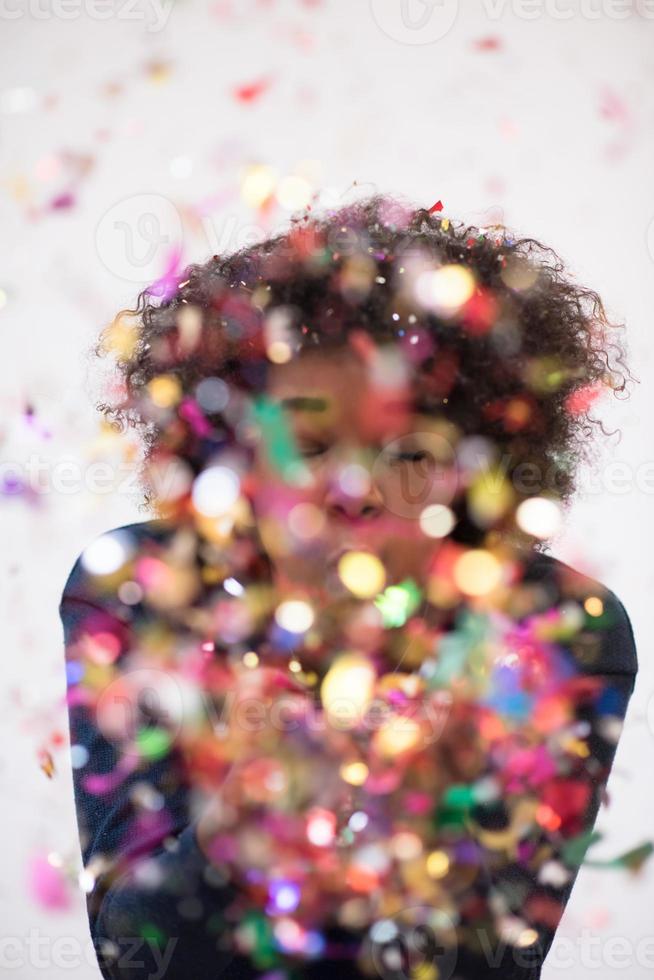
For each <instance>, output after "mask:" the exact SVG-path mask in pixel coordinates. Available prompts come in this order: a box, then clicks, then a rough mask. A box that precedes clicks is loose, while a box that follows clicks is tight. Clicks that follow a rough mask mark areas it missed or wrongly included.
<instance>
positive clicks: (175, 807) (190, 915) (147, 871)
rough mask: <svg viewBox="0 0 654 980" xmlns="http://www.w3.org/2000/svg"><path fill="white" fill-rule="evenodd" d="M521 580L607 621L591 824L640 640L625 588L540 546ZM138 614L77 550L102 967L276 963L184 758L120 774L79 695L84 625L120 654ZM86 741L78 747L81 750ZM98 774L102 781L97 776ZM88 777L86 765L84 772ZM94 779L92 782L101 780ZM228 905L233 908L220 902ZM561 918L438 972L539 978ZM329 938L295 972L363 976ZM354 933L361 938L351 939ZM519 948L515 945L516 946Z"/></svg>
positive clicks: (334, 936) (161, 535)
mask: <svg viewBox="0 0 654 980" xmlns="http://www.w3.org/2000/svg"><path fill="white" fill-rule="evenodd" d="M116 530H120V531H121V532H123V533H125V534H128V535H130V536H131V537H132V539H133V540H134V543H135V545H136V547H137V548H138V549H141V548H145V549H147V547H148V544H149V543H151V542H154V543H155V544H156V543H157V542H164V541H165V540H166V538H167V536H169V535H170V533H171V532H170V528H169V527H167V526H166V523H165V522H163V521H149V522H145V523H140V524H131V525H127V526H126V527H125V528H121V529H116ZM524 579H525V581H530V582H533V583H534V584H538V585H539V586H541V587H542V588H543V589H544V594H546V596H547V602H546V606H547V607H549V606H552V605H554V604H557V603H558V602H560V601H561V600H562V598H565V597H568V596H569V595H570V594H574V595H576V596H581V597H582V599H583V595H586V594H587V595H601V597H602V599H603V602H604V616H603V621H604V622H605V628H603V629H602V631H601V638H600V640H601V642H600V644H599V646H597V644H595V645H594V646H592V650H591V649H590V648H588V649H584V648H583V646H582V647H579V648H577V649H576V650H575V651H574V653H575V657H576V660H577V663H578V666H579V669H580V670H581V672H582V673H587V674H592V675H597V676H601V677H602V678H603V679H604V681H605V683H606V688H605V690H604V693H603V694H602V698H601V704H598V703H596V704H595V706H594V708H593V710H592V711H591V712H590V713H589V715H588V720H589V721H590V723H591V726H592V728H591V736H590V742H589V744H590V746H591V749H592V755H593V759H594V760H597V761H596V763H595V774H594V777H593V778H594V793H593V798H592V803H591V805H590V806H589V808H588V811H587V813H586V818H585V823H584V829H585V830H590V829H591V828H592V826H593V824H594V822H595V819H596V816H597V811H598V808H599V805H600V803H601V802H602V799H603V791H604V787H605V784H606V781H607V778H608V775H609V773H610V770H611V766H612V763H613V758H614V754H615V750H616V744H617V743H616V738H615V735H613V736H611V735H610V734H608V733H607V730H606V726H605V725H603V724H602V720H603V719H604V718H605V717H606V715H607V714H609V715H610V716H612V717H614V718H616V717H617V718H618V719H622V718H624V715H625V712H626V709H627V705H628V702H629V698H630V696H631V693H632V691H633V687H634V682H635V676H636V672H637V669H638V663H637V656H636V647H635V642H634V636H633V631H632V627H631V623H630V621H629V617H628V615H627V613H626V611H625V609H624V606H623V605H622V603H621V601H620V600H619V599H618V597H617V596H616V595H615V594H614V593H613V592H611V591H610V590H609V589H607V588H606V587H605V586H603V585H601V584H600V583H598V582H595V581H594V580H592V579H588V578H587V577H585V576H581V574H580V573H579V572H577V571H576V570H575V569H573V568H571V567H570V566H568V565H566V564H565V563H563V562H561V561H559V560H557V559H555V558H553V557H552V556H549V555H546V554H543V553H539V552H536V551H534V552H533V553H531V555H530V557H529V560H528V562H527V565H526V574H525V576H524ZM137 614H138V613H137V612H136V611H135V608H134V607H133V606H130V605H128V604H126V603H124V602H121V601H120V599H119V598H118V596H117V595H111V596H109V597H108V596H107V595H106V593H100V592H98V590H97V588H96V586H95V583H94V576H93V575H90V574H89V573H88V572H87V571H86V570H85V568H84V565H83V564H82V562H81V560H80V559H79V558H78V560H77V562H76V563H75V565H74V567H73V569H72V571H71V573H70V575H69V577H68V580H67V582H66V585H65V588H64V590H63V595H62V599H61V604H60V616H61V620H62V623H63V627H64V637H65V644H66V661H67V670H68V683H69V709H68V712H69V727H70V738H71V745H72V746H77V747H81V749H80V748H77V749H75V754H74V756H73V759H74V760H75V759H76V760H77V761H76V762H74V765H75V768H74V769H73V779H74V789H75V804H76V811H77V820H78V827H79V834H80V844H81V852H82V860H83V863H84V866H85V868H87V869H88V870H90V871H91V873H92V874H93V875H94V878H95V884H94V887H93V888H92V889H91V890H90V891H89V892H88V893H87V907H88V916H89V924H90V931H91V936H92V939H93V942H94V945H95V948H96V951H97V954H98V963H99V966H100V970H101V972H102V974H103V976H104V977H107V978H121V980H124V978H131V980H145V978H150V980H154V978H166V980H205V978H206V980H215V978H219V977H225V978H234V980H238V978H242V977H243V978H245V977H261V976H264V975H265V974H266V973H267V972H270V970H269V968H267V967H266V961H265V952H264V953H263V954H262V957H260V958H259V961H258V963H257V964H253V962H252V960H251V959H250V958H249V957H246V956H242V955H240V954H235V953H234V952H233V951H232V950H231V948H230V943H229V935H230V930H232V929H233V928H234V925H235V924H237V923H234V922H233V921H232V920H231V919H230V917H229V916H230V915H231V914H232V913H231V912H228V911H227V910H228V909H230V908H232V909H233V900H234V897H235V891H234V886H233V885H232V884H230V883H228V882H226V880H225V879H224V878H223V877H222V875H221V873H220V871H219V869H217V868H215V867H214V866H213V865H212V864H211V863H210V862H209V861H208V859H207V858H206V857H205V855H204V853H203V851H202V850H201V849H200V846H199V844H198V838H197V834H196V830H197V819H196V818H195V817H194V816H193V812H192V807H191V790H190V787H189V786H188V784H187V783H186V781H185V777H184V772H183V766H182V765H181V762H180V760H179V758H178V757H177V756H176V754H175V753H174V752H170V753H168V754H167V755H165V756H164V757H163V758H159V759H154V760H153V761H151V762H150V763H149V764H148V765H147V767H145V768H144V767H143V766H140V767H139V768H138V769H137V770H135V771H134V772H131V773H128V774H127V776H126V777H124V778H122V779H120V780H114V779H113V778H112V774H113V773H114V772H115V767H116V764H117V761H118V758H117V750H116V747H115V746H114V745H113V744H112V743H111V742H110V741H108V740H107V739H106V738H105V737H104V736H103V735H102V734H101V732H100V731H99V729H98V726H97V724H96V722H95V719H94V709H93V708H92V707H90V706H89V705H88V704H85V703H84V697H83V696H82V697H75V691H76V689H77V685H78V681H79V678H80V640H83V637H84V635H85V632H86V631H88V630H89V629H90V628H92V630H93V631H97V630H98V629H102V627H103V624H104V626H106V628H107V630H110V631H111V632H113V633H114V634H115V635H119V636H120V637H121V642H122V650H123V653H122V654H121V657H123V658H124V655H125V652H126V651H128V650H129V642H130V623H131V622H132V621H133V617H134V616H135V615H137ZM80 754H81V758H80ZM103 775H104V777H105V780H106V783H105V785H104V786H102V785H101V784H100V786H99V785H98V777H99V778H100V779H101V778H102V776H103ZM90 777H92V778H91V779H90ZM93 778H95V780H96V781H95V783H94V782H93ZM151 790H154V791H155V797H156V798H157V799H159V800H163V801H164V802H165V805H164V806H163V807H160V808H159V809H157V808H156V807H155V808H153V809H150V810H148V808H147V807H145V808H144V807H143V806H137V805H136V802H135V801H136V800H137V799H139V798H140V799H141V800H142V799H143V794H144V792H146V793H147V792H148V791H151ZM577 871H578V865H577V866H576V867H573V868H572V871H571V875H570V878H569V880H568V881H567V882H566V884H565V885H563V886H562V887H561V888H560V889H558V890H556V889H554V888H552V889H551V894H552V895H555V896H556V898H557V900H558V901H559V902H560V904H561V906H565V903H566V902H567V900H568V898H569V895H570V892H571V890H572V886H573V884H574V881H575V878H576V874H577ZM511 875H514V876H515V883H516V884H517V886H518V887H520V885H521V882H520V877H521V875H524V871H523V870H519V869H518V868H517V866H515V867H509V868H508V869H507V871H506V873H505V878H506V879H507V880H509V881H510V879H511ZM224 913H225V914H224ZM555 929H556V925H555V924H552V928H551V930H550V931H549V933H548V934H547V935H546V938H545V939H544V941H543V942H541V943H540V945H539V946H538V948H536V949H532V950H531V951H529V952H528V951H522V954H521V955H519V956H516V951H515V950H514V949H513V947H506V948H505V949H504V951H503V952H502V951H501V950H500V953H496V954H495V957H494V956H493V954H492V953H491V954H489V956H488V957H487V958H486V959H483V958H482V959H480V958H479V957H478V956H474V955H473V954H472V953H470V952H468V951H467V950H466V949H464V948H460V949H459V950H458V955H456V956H455V958H454V960H453V959H452V957H451V956H449V958H448V959H447V962H442V963H441V976H442V977H445V978H446V980H449V978H452V980H453V978H461V980H468V978H473V977H474V978H475V980H484V978H486V977H489V978H490V977H497V978H500V977H501V978H502V980H536V978H538V977H539V976H540V972H541V966H542V961H543V959H544V957H545V955H546V953H547V951H548V949H549V947H550V945H551V942H552V940H553V938H554V933H555ZM329 939H330V942H329V945H328V948H327V950H326V951H325V953H323V954H322V955H321V956H320V957H319V959H317V960H314V961H312V962H310V963H309V964H308V965H303V966H300V967H299V968H298V971H297V972H296V973H295V974H294V976H299V977H307V978H313V977H315V978H318V977H322V976H325V977H326V976H328V975H329V976H337V977H342V978H348V977H352V978H354V977H360V976H362V974H361V973H360V972H359V971H358V970H357V968H356V967H355V966H354V965H353V964H352V963H351V962H349V959H350V957H351V955H352V950H353V948H355V946H356V943H357V942H358V940H357V938H356V937H354V936H353V935H351V934H349V933H348V932H347V931H346V930H340V929H334V930H332V932H330V933H329ZM353 943H354V945H353ZM518 952H519V951H518ZM382 975H383V977H384V980H386V978H388V980H400V978H403V977H404V973H403V972H402V970H401V969H398V971H396V972H390V971H388V970H386V971H385V972H384V973H383V974H382Z"/></svg>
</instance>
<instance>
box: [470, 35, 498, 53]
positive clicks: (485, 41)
mask: <svg viewBox="0 0 654 980" xmlns="http://www.w3.org/2000/svg"><path fill="white" fill-rule="evenodd" d="M474 46H475V48H476V49H477V51H499V50H500V48H501V47H502V41H501V39H500V38H499V37H494V36H492V35H491V36H489V37H480V38H479V40H478V41H475V43H474Z"/></svg>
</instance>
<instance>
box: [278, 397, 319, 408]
mask: <svg viewBox="0 0 654 980" xmlns="http://www.w3.org/2000/svg"><path fill="white" fill-rule="evenodd" d="M280 405H281V406H282V408H290V409H293V410H294V411H296V412H324V411H325V410H326V408H327V399H326V398H316V397H312V396H310V395H293V396H292V397H291V398H282V399H281V401H280Z"/></svg>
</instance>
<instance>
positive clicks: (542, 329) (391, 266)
mask: <svg viewBox="0 0 654 980" xmlns="http://www.w3.org/2000/svg"><path fill="white" fill-rule="evenodd" d="M443 265H453V266H458V267H459V271H460V267H463V269H465V270H467V271H468V272H469V273H471V274H472V277H473V278H474V286H475V288H474V291H473V292H472V294H471V295H470V296H469V297H468V299H467V300H466V302H465V303H464V304H462V305H461V307H460V308H458V309H457V310H456V312H455V313H454V314H452V313H451V312H446V313H444V312H443V310H442V309H434V308H433V306H432V308H430V307H429V304H427V305H425V303H424V302H422V301H420V300H419V299H418V298H417V297H416V295H415V289H413V288H405V287H404V286H403V285H402V283H403V282H404V281H406V282H411V281H413V280H415V270H416V268H422V267H423V266H424V268H429V267H430V266H431V268H432V269H433V268H437V267H442V266H443ZM411 270H414V271H413V273H412V272H411ZM464 275H465V273H464ZM403 276H404V277H405V278H404V279H403V278H402V277H403ZM412 276H413V280H412ZM273 310H276V311H277V313H278V319H277V327H276V328H275V327H274V326H273V327H271V324H274V322H275V321H274V318H271V316H270V314H271V311H273ZM125 317H127V318H128V322H129V323H130V324H131V325H132V329H133V330H134V336H133V343H132V344H131V345H130V349H129V350H128V351H127V352H125V351H124V350H123V353H122V354H121V353H119V354H118V356H117V366H118V371H119V375H120V378H121V381H122V394H121V396H120V397H119V398H117V399H116V400H114V401H113V402H111V403H109V402H103V403H102V404H100V405H98V409H99V410H100V411H101V412H103V414H104V416H105V418H106V419H107V420H108V421H109V422H111V423H113V424H115V425H117V426H118V427H119V428H124V426H126V425H127V426H134V427H136V428H137V429H139V430H140V434H141V437H142V443H143V446H144V456H145V459H146V460H147V459H148V458H149V457H150V456H151V455H152V453H154V452H155V451H160V450H163V451H170V452H177V453H179V454H180V455H183V456H184V457H185V458H187V459H191V460H192V461H194V465H195V466H196V468H197V467H199V466H200V465H201V464H200V460H201V458H202V457H203V456H205V458H206V453H207V449H211V445H212V439H213V440H214V442H215V443H218V444H219V443H220V441H221V439H222V440H224V438H225V430H224V419H223V418H221V417H219V416H220V413H217V414H216V415H215V416H213V417H212V416H211V413H210V412H209V413H207V412H206V411H205V412H204V414H205V416H207V417H208V418H209V420H210V422H211V424H212V426H213V430H212V434H209V435H208V436H207V434H206V433H205V434H204V435H198V433H197V431H196V430H194V429H193V427H192V426H191V425H190V422H189V418H190V414H189V413H190V411H191V409H192V410H193V411H197V404H196V405H195V406H193V398H194V391H195V387H196V385H197V384H198V382H200V381H201V380H202V379H206V378H208V377H218V378H221V379H224V380H225V381H227V382H228V383H229V384H230V385H233V386H235V387H236V388H237V389H245V390H247V391H250V392H253V391H254V392H256V391H261V390H263V388H264V386H265V381H266V370H267V365H268V363H269V357H268V356H267V355H269V353H270V345H271V343H272V342H273V341H271V336H272V335H271V332H270V331H271V329H272V330H273V334H274V330H275V329H277V328H279V326H280V324H282V325H283V328H284V331H285V332H284V338H286V339H284V340H283V343H288V344H290V349H291V350H292V352H293V355H294V354H295V353H297V352H300V351H302V350H305V349H307V348H309V349H315V348H318V349H327V348H329V347H339V346H343V345H345V344H346V343H347V340H348V337H349V336H351V335H352V334H353V332H354V331H355V330H358V331H364V332H365V333H367V334H369V335H370V336H371V337H372V338H374V339H375V340H376V341H377V342H379V343H384V342H390V341H394V342H396V343H399V344H401V345H402V346H403V347H404V348H405V350H406V351H407V353H408V354H409V356H410V357H411V359H412V360H413V361H414V363H415V365H416V374H417V380H416V384H417V388H418V390H417V391H416V396H417V397H418V398H419V400H420V403H421V405H422V406H423V411H424V410H427V411H429V412H433V413H435V414H439V415H443V416H445V417H446V418H447V419H449V420H451V421H453V422H454V423H456V425H457V426H458V427H460V429H461V430H462V431H463V433H466V434H475V435H481V436H486V437H487V438H488V439H490V440H492V441H493V443H495V444H496V445H497V446H498V447H499V448H500V450H501V451H502V453H508V456H509V460H510V465H509V467H508V473H509V474H514V473H515V472H520V470H519V467H521V466H524V465H525V464H528V465H531V466H532V467H533V466H536V467H537V468H538V469H537V471H536V472H537V473H539V474H541V475H542V474H547V483H548V486H547V487H543V486H542V483H541V486H540V489H541V490H542V489H546V490H549V491H550V492H552V493H553V494H555V495H556V496H557V497H558V498H559V499H560V500H561V501H562V502H565V501H566V500H568V499H569V498H570V497H571V496H572V494H573V492H574V490H575V489H576V484H575V471H576V469H577V465H578V463H579V462H580V461H581V460H582V459H587V458H588V454H589V449H590V440H591V437H592V435H593V434H594V432H595V431H596V429H597V427H600V428H601V429H602V432H603V433H604V434H605V435H607V434H608V433H606V432H605V431H604V428H603V425H602V423H601V421H599V420H597V419H595V418H593V416H592V413H591V408H592V404H593V402H594V400H595V398H596V396H597V395H598V394H599V393H600V392H601V390H602V389H603V388H607V389H610V390H613V391H614V392H615V393H620V392H623V391H624V390H625V388H626V385H627V379H628V377H629V373H628V369H626V367H625V362H624V356H625V351H624V348H623V346H622V344H621V342H620V341H619V339H618V338H617V336H616V331H617V330H618V329H622V328H623V325H622V324H619V325H618V324H612V323H610V322H609V321H608V319H607V316H606V312H605V309H604V306H603V303H602V300H601V299H600V297H599V296H598V294H597V293H596V292H594V291H593V290H592V289H588V288H585V287H583V286H580V285H578V284H576V283H575V282H574V281H573V280H572V277H571V276H570V275H569V274H567V273H566V271H565V269H564V265H563V263H562V261H561V259H560V258H559V257H558V255H557V254H556V253H555V252H554V251H553V250H552V249H551V248H547V247H545V246H544V245H542V244H540V243H539V242H538V241H536V240H535V239H533V238H514V237H513V235H512V234H511V233H510V232H509V231H508V230H507V229H506V228H505V227H504V226H502V225H499V224H498V225H492V226H489V227H484V228H478V227H476V226H467V225H465V224H463V223H461V222H458V223H457V222H454V221H451V220H449V219H448V218H446V217H444V216H443V215H442V214H441V213H438V212H434V211H433V210H427V209H425V208H420V207H418V208H414V207H411V206H408V205H407V204H406V203H404V202H403V201H402V200H400V199H399V198H398V197H390V196H387V195H381V194H374V195H372V196H369V197H367V198H364V199H362V200H359V201H357V202H356V203H354V204H349V205H347V206H344V207H341V208H339V209H337V210H327V211H326V212H324V213H323V214H320V215H319V214H314V213H310V211H309V210H307V211H306V212H305V213H303V214H301V215H300V216H296V217H294V218H293V219H291V222H290V227H289V228H288V230H286V231H284V232H281V233H279V234H276V235H274V236H272V237H269V238H267V239H266V240H264V241H261V242H260V243H258V244H255V245H250V246H248V247H244V248H242V249H240V250H238V251H236V252H234V253H233V254H230V255H214V256H213V257H212V258H210V259H209V260H208V261H207V262H205V263H203V264H192V265H189V266H188V267H187V268H186V269H185V271H184V272H183V274H182V275H181V276H179V277H178V279H177V281H175V283H174V284H173V288H172V289H171V290H169V292H168V293H167V294H166V295H164V296H159V297H157V296H156V295H155V292H154V291H153V289H152V287H150V288H148V289H145V290H143V292H141V294H140V296H139V297H138V303H137V306H136V309H134V310H127V311H122V312H121V313H120V314H118V317H117V320H116V321H114V324H113V325H112V326H111V327H110V328H109V333H107V332H105V333H104V334H103V335H102V336H101V338H100V341H99V343H98V346H97V350H98V352H101V353H107V352H108V351H110V350H111V349H112V347H113V348H115V344H113V343H112V342H108V339H107V338H108V337H109V336H110V332H111V331H112V330H114V331H115V329H116V323H117V322H118V321H119V320H122V322H123V323H124V322H125V320H124V318H125ZM111 336H115V334H112V335H111ZM289 338H290V339H289ZM273 339H274V337H273ZM162 374H165V375H168V376H172V377H173V378H174V379H175V380H176V383H177V384H178V386H179V389H180V393H181V401H178V403H177V404H176V406H175V408H174V411H173V410H172V409H170V410H165V409H162V407H161V406H154V405H153V404H152V401H151V400H150V399H149V397H148V391H149V389H148V387H147V386H148V384H149V383H150V382H151V381H152V380H153V379H154V378H156V377H157V376H159V375H162ZM189 406H191V408H189ZM523 472H525V471H524V470H523ZM541 480H542V476H541Z"/></svg>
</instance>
